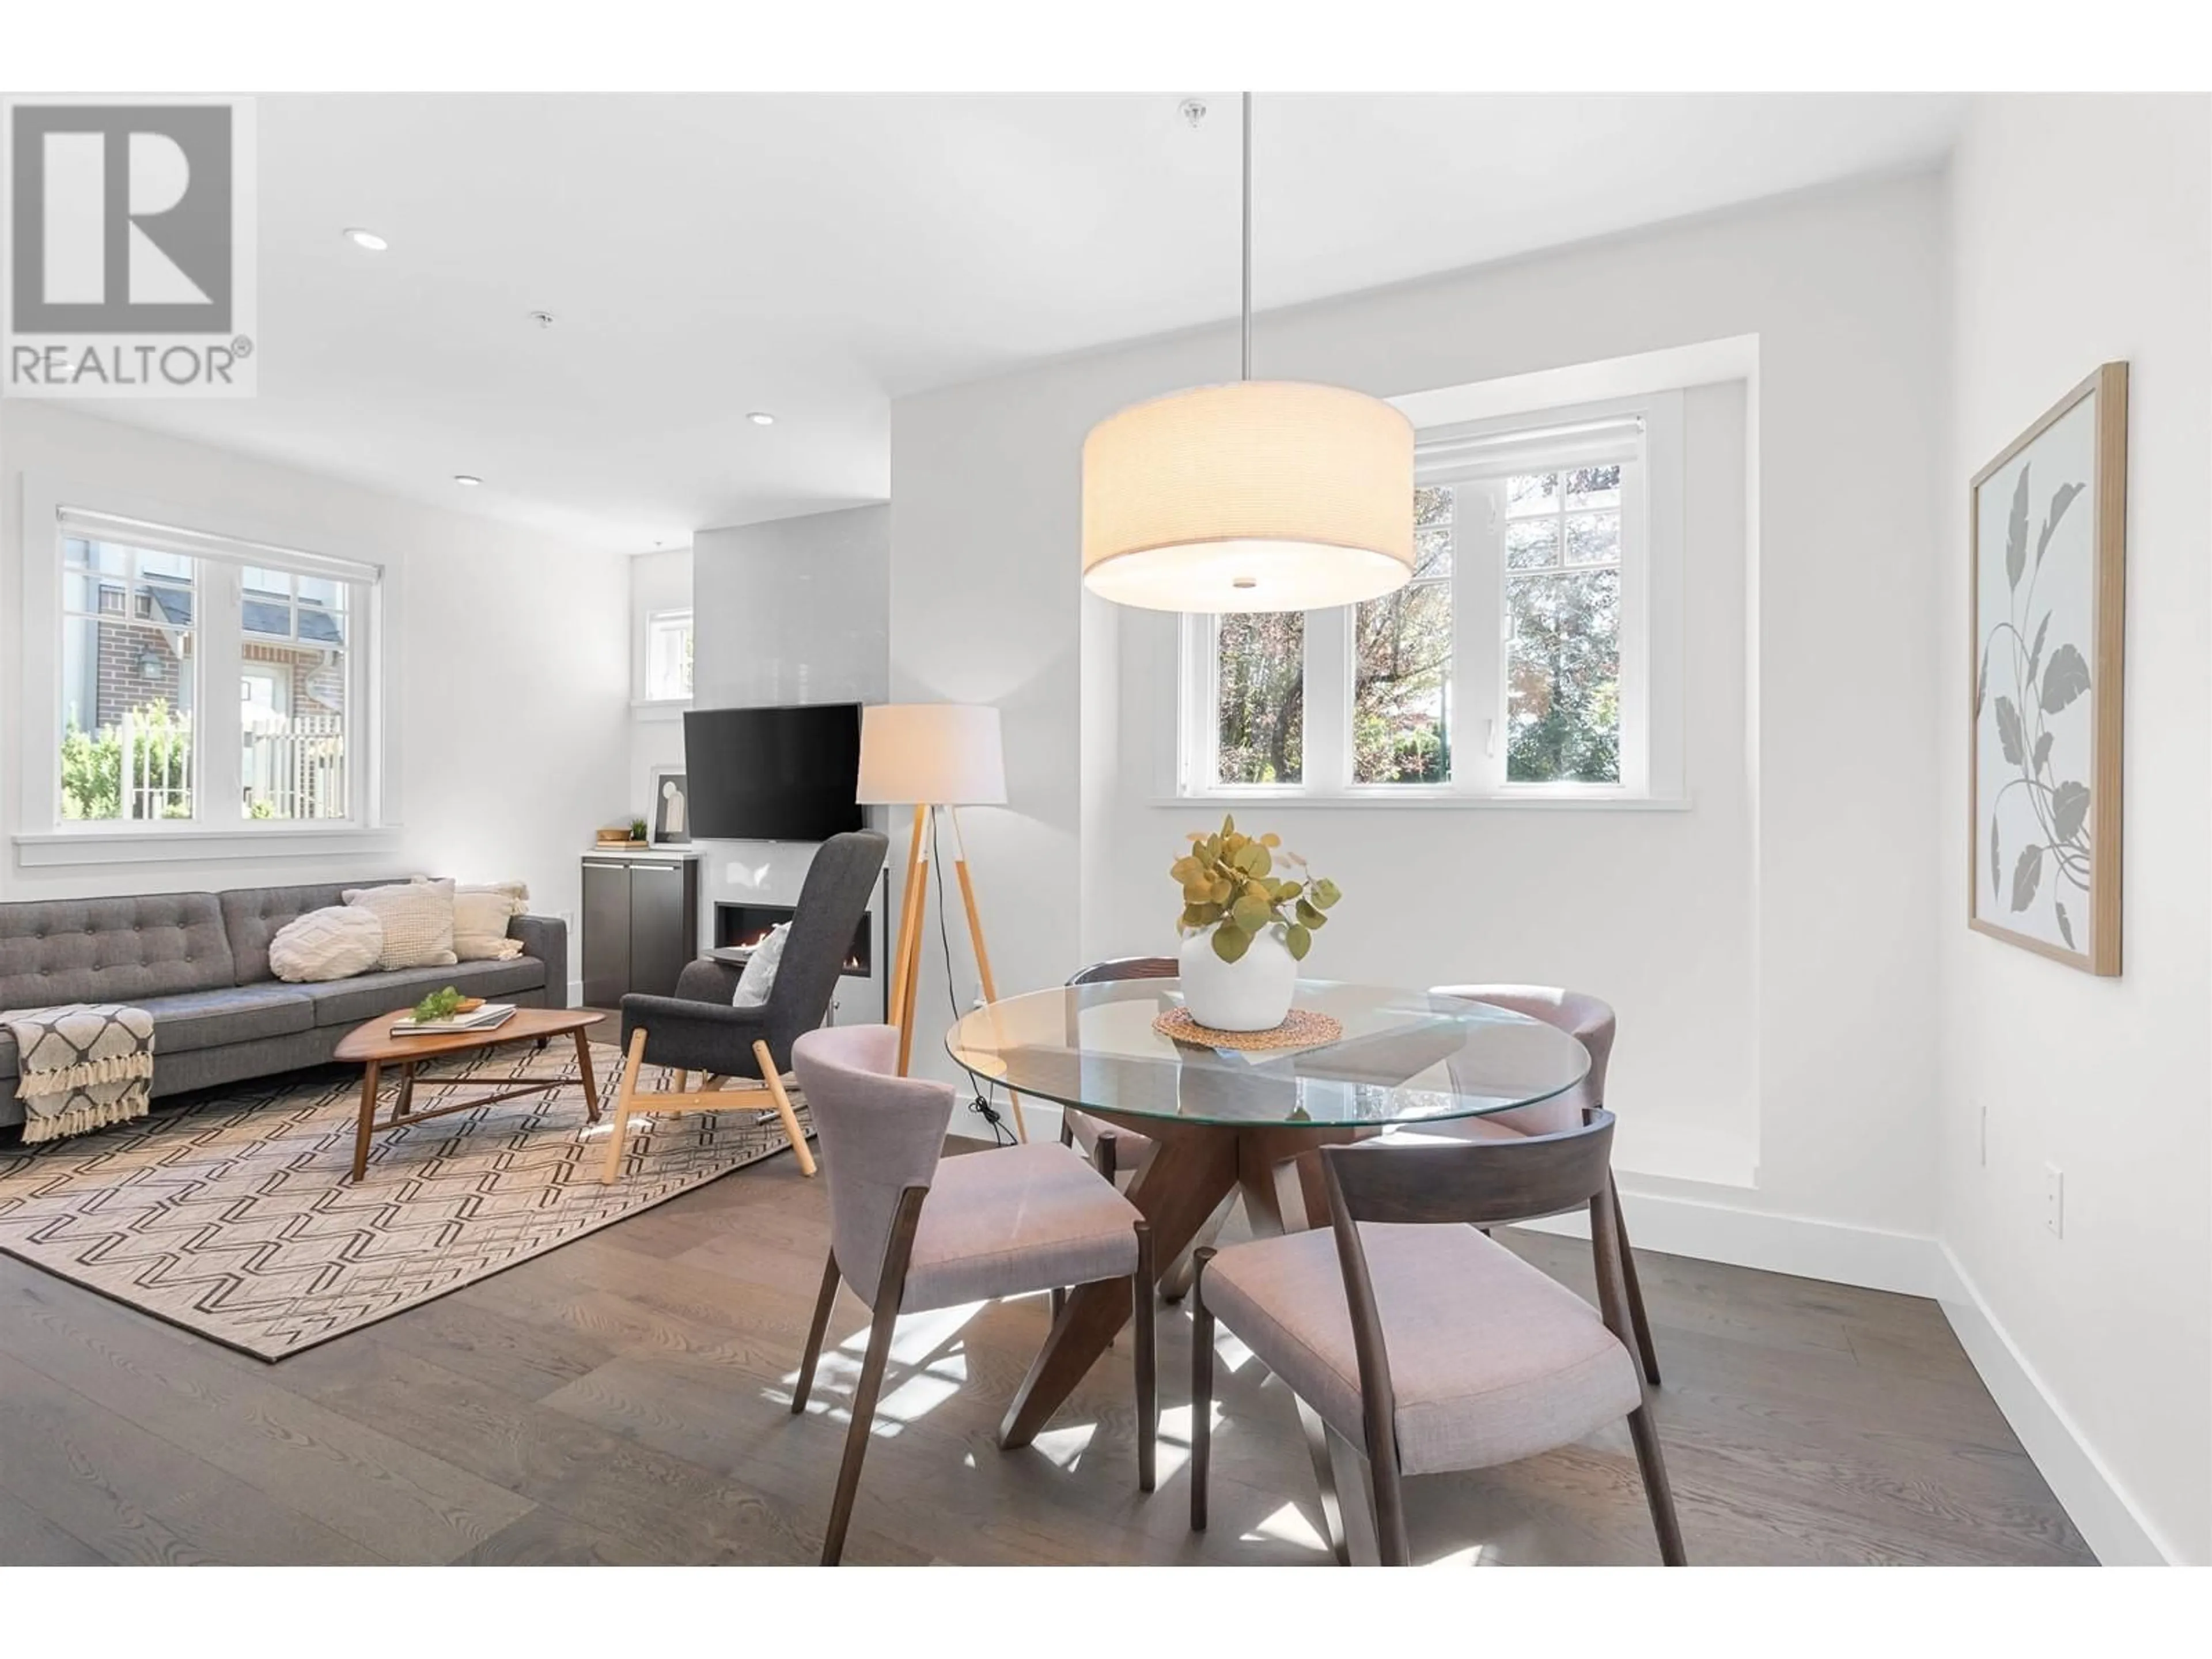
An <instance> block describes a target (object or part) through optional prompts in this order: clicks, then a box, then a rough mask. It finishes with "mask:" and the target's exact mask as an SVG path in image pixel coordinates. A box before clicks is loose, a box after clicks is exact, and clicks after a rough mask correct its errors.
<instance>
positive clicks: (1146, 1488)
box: [1129, 1221, 1160, 1492]
mask: <svg viewBox="0 0 2212 1659" xmlns="http://www.w3.org/2000/svg"><path fill="white" fill-rule="evenodd" d="M1129 1293H1130V1296H1131V1297H1132V1301H1131V1306H1132V1308H1133V1310H1134V1312H1135V1316H1136V1323H1137V1342H1136V1348H1137V1490H1138V1491H1139V1492H1150V1491H1152V1484H1153V1480H1154V1479H1155V1476H1156V1474H1157V1471H1158V1467H1159V1443H1160V1376H1159V1367H1158V1363H1157V1361H1156V1360H1155V1358H1154V1357H1153V1347H1152V1345H1153V1342H1154V1340H1155V1339H1156V1336H1157V1334H1158V1322H1159V1321H1158V1310H1157V1309H1156V1308H1155V1306H1154V1304H1156V1303H1157V1302H1158V1299H1159V1298H1158V1296H1156V1295H1155V1294H1154V1292H1153V1289H1152V1228H1151V1227H1150V1226H1148V1225H1146V1224H1145V1223H1144V1222H1142V1221H1139V1223H1137V1272H1136V1276H1135V1277H1134V1278H1133V1279H1131V1280H1130V1281H1129Z"/></svg>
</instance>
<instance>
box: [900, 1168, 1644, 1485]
mask: <svg viewBox="0 0 2212 1659" xmlns="http://www.w3.org/2000/svg"><path fill="white" fill-rule="evenodd" d="M924 1213H925V1214H926V1213H927V1211H925V1212H924ZM1359 1236H1360V1242H1361V1243H1362V1244H1363V1245H1364V1248H1365V1249H1366V1252H1367V1265H1368V1270H1369V1272H1370V1274H1371V1275H1372V1277H1373V1279H1374V1281H1375V1300H1376V1309H1377V1310H1378V1311H1379V1313H1380V1315H1381V1316H1382V1321H1383V1345H1384V1346H1385V1348H1386V1349H1387V1350H1388V1352H1389V1357H1390V1380H1391V1385H1392V1388H1393V1389H1394V1391H1395V1394H1396V1395H1397V1406H1398V1412H1397V1421H1396V1427H1397V1434H1398V1465H1399V1468H1401V1469H1403V1470H1404V1471H1405V1472H1406V1473H1407V1474H1437V1473H1440V1472H1442V1471H1443V1470H1447V1469H1480V1468H1490V1467H1491V1466H1492V1465H1493V1464H1497V1463H1510V1462H1513V1461H1514V1460H1515V1459H1516V1458H1522V1457H1529V1456H1533V1455H1535V1454H1536V1453H1538V1452H1541V1451H1549V1450H1550V1449H1552V1448H1553V1447H1555V1446H1564V1445H1567V1444H1569V1443H1572V1442H1574V1441H1577V1440H1579V1439H1581V1438H1582V1437H1583V1436H1584V1435H1586V1434H1588V1433H1589V1432H1590V1431H1591V1430H1593V1429H1595V1428H1597V1427H1599V1426H1600V1425H1602V1424H1606V1423H1609V1422H1612V1421H1613V1420H1614V1419H1618V1418H1621V1417H1625V1416H1626V1415H1627V1414H1628V1413H1630V1412H1632V1411H1634V1410H1635V1409H1636V1408H1637V1407H1638V1405H1639V1404H1641V1403H1642V1401H1643V1391H1642V1389H1641V1387H1640V1385H1639V1384H1638V1380H1637V1375H1636V1365H1635V1362H1634V1361H1633V1360H1632V1359H1631V1358H1629V1355H1628V1350H1627V1349H1626V1348H1624V1347H1623V1346H1621V1345H1620V1342H1618V1341H1617V1340H1614V1338H1613V1333H1611V1332H1610V1331H1608V1330H1607V1329H1606V1328H1605V1325H1604V1323H1603V1322H1602V1321H1601V1320H1600V1319H1599V1318H1598V1316H1597V1310H1595V1309H1594V1308H1592V1307H1591V1306H1590V1305H1589V1303H1587V1302H1585V1301H1583V1299H1582V1298H1581V1297H1578V1296H1577V1295H1576V1294H1575V1293H1574V1292H1573V1291H1570V1290H1568V1289H1567V1288H1566V1287H1565V1285H1559V1284H1556V1283H1554V1282H1553V1280H1551V1279H1547V1278H1546V1277H1545V1276H1544V1275H1543V1274H1542V1273H1539V1272H1537V1271H1536V1269H1535V1268H1534V1267H1530V1266H1528V1263H1526V1262H1525V1261H1522V1260H1521V1259H1520V1258H1519V1257H1518V1256H1516V1255H1514V1254H1513V1253H1512V1252H1511V1251H1510V1250H1508V1249H1506V1248H1505V1247H1504V1245H1502V1244H1498V1243H1492V1241H1491V1240H1490V1239H1488V1238H1486V1237H1483V1235H1482V1234H1481V1233H1480V1232H1478V1231H1475V1230H1474V1228H1473V1227H1449V1226H1429V1227H1414V1226H1389V1225H1377V1224H1374V1223H1365V1224H1363V1225H1361V1227H1360V1230H1359ZM1199 1289H1200V1295H1201V1296H1203V1297H1204V1298H1205V1302H1206V1306H1207V1307H1208V1308H1210V1309H1211V1310H1212V1311H1213V1312H1214V1314H1215V1315H1216V1316H1218V1318H1219V1319H1220V1320H1221V1322H1223V1323H1224V1324H1225V1325H1227V1326H1228V1327H1229V1328H1230V1329H1231V1330H1232V1331H1234V1332H1235V1333H1236V1334H1237V1336H1238V1337H1239V1338H1240V1339H1242V1340H1243V1342H1244V1344H1245V1346H1248V1347H1249V1348H1250V1349H1251V1350H1252V1352H1254V1353H1255V1354H1256V1355H1258V1356H1259V1358H1260V1361H1261V1364H1264V1365H1266V1366H1267V1368H1268V1369H1269V1370H1272V1371H1273V1372H1274V1373H1275V1374H1276V1375H1277V1376H1279V1377H1281V1378H1282V1379H1283V1381H1284V1382H1285V1383H1288V1384H1289V1385H1290V1387H1291V1390H1292V1391H1293V1392H1295V1393H1296V1394H1297V1395H1298V1396H1299V1398H1301V1399H1303V1400H1304V1401H1306V1402H1307V1403H1308V1404H1310V1405H1311V1406H1312V1407H1313V1408H1314V1409H1315V1410H1316V1411H1317V1412H1319V1413H1321V1415H1322V1418H1323V1419H1326V1420H1327V1421H1328V1424H1329V1425H1330V1426H1331V1427H1333V1428H1334V1429H1335V1430H1336V1431H1338V1432H1339V1433H1340V1434H1342V1435H1344V1436H1345V1437H1346V1438H1347V1439H1349V1440H1350V1441H1351V1442H1352V1444H1353V1445H1355V1446H1359V1445H1364V1444H1365V1443H1366V1433H1365V1430H1364V1425H1363V1423H1362V1419H1361V1416H1360V1394H1359V1362H1358V1357H1357V1356H1356V1355H1355V1353H1354V1352H1353V1349H1352V1315H1351V1312H1350V1310H1349V1309H1348V1308H1347V1307H1346V1303H1345V1297H1344V1275H1343V1272H1342V1269H1341V1268H1340V1267H1339V1265H1338V1260H1337V1249H1336V1235H1335V1234H1334V1232H1333V1231H1330V1230H1329V1229H1328V1228H1326V1227H1324V1228H1321V1229H1318V1230H1316V1231H1312V1232H1304V1233H1292V1234H1291V1235H1290V1236H1288V1237H1284V1238H1270V1239H1262V1240H1260V1241H1258V1242H1256V1243H1250V1244H1238V1245H1235V1246H1233V1247H1231V1249H1225V1250H1224V1251H1222V1252H1221V1254H1220V1255H1218V1256H1216V1257H1215V1258H1214V1259H1213V1261H1212V1262H1211V1263H1209V1264H1208V1266H1207V1267H1206V1273H1205V1276H1204V1277H1203V1278H1202V1279H1200V1282H1199Z"/></svg>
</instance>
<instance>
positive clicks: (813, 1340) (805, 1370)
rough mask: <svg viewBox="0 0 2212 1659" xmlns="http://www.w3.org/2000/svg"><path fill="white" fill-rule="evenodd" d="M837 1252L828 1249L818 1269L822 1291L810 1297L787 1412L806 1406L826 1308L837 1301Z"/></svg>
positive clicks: (819, 1355)
mask: <svg viewBox="0 0 2212 1659" xmlns="http://www.w3.org/2000/svg"><path fill="white" fill-rule="evenodd" d="M838 1277H839V1275H838V1273H837V1253H836V1251H835V1250H832V1251H831V1252H830V1253H829V1263H828V1265H827V1266H825V1267H823V1269H822V1294H821V1295H820V1296H818V1297H816V1298H815V1301H814V1323H813V1324H812V1325H811V1327H809V1328H808V1329H807V1333H806V1353H805V1358H802V1359H800V1361H799V1383H798V1386H797V1387H795V1388H793V1389H792V1391H791V1414H792V1415H793V1417H798V1416H801V1415H803V1414H804V1413H805V1410H806V1396H807V1395H808V1393H809V1392H810V1391H811V1389H813V1387H814V1368H815V1367H816V1366H817V1365H818V1364H821V1363H822V1338H823V1334H824V1333H825V1332H827V1331H828V1330H829V1310H831V1309H832V1308H834V1307H836V1305H837V1280H838Z"/></svg>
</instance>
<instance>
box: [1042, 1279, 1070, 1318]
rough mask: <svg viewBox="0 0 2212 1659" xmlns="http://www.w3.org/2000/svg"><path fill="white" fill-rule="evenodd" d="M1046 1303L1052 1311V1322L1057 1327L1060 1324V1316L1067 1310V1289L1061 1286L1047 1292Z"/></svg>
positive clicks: (1055, 1286)
mask: <svg viewBox="0 0 2212 1659" xmlns="http://www.w3.org/2000/svg"><path fill="white" fill-rule="evenodd" d="M1045 1301H1046V1304H1048V1306H1049V1307H1050V1308H1051V1310H1052V1322H1053V1323H1054V1324H1055V1325H1057V1324H1059V1323H1060V1315H1061V1314H1062V1313H1064V1312H1066V1309H1067V1290H1066V1286H1064V1285H1054V1286H1053V1287H1052V1289H1050V1290H1049V1291H1046V1292H1045Z"/></svg>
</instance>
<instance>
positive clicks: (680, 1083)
mask: <svg viewBox="0 0 2212 1659" xmlns="http://www.w3.org/2000/svg"><path fill="white" fill-rule="evenodd" d="M690 1086H691V1073H689V1072H686V1071H680V1070H679V1071H678V1073H676V1092H677V1093H678V1094H679V1095H680V1094H682V1093H683V1092H684V1091H685V1090H686V1089H688V1088H690Z"/></svg>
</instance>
